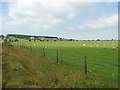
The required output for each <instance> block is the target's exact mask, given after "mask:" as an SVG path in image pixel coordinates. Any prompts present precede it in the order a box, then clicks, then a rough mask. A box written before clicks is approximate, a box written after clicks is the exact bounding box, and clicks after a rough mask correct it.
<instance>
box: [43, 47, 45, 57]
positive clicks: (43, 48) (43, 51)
mask: <svg viewBox="0 0 120 90" xmlns="http://www.w3.org/2000/svg"><path fill="white" fill-rule="evenodd" d="M43 56H44V57H45V47H43Z"/></svg>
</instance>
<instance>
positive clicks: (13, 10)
mask: <svg viewBox="0 0 120 90" xmlns="http://www.w3.org/2000/svg"><path fill="white" fill-rule="evenodd" d="M100 1H102V0H100ZM100 1H99V0H91V1H89V2H88V1H87V0H85V1H84V2H81V0H0V21H1V22H0V28H1V30H0V33H1V34H4V35H6V34H9V33H11V34H12V33H14V34H27V35H38V36H57V37H61V38H69V39H70V38H72V39H117V38H118V2H117V0H115V1H114V0H106V2H103V1H102V2H100ZM109 1H111V2H109ZM113 1H114V2H113Z"/></svg>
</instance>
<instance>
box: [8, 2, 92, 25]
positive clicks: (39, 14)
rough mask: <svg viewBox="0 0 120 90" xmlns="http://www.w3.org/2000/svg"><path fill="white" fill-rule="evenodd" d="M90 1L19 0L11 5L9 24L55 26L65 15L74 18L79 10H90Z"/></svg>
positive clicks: (62, 21)
mask: <svg viewBox="0 0 120 90" xmlns="http://www.w3.org/2000/svg"><path fill="white" fill-rule="evenodd" d="M90 7H92V5H91V4H90V3H80V2H78V3H75V2H74V3H70V2H69V3H68V2H65V1H64V0H61V1H58V0H52V1H51V0H30V1H29V0H18V1H17V3H16V5H11V6H10V10H9V15H8V16H9V17H10V18H11V20H10V22H8V24H10V25H11V24H12V25H14V24H15V25H19V24H28V23H29V24H30V25H34V24H38V26H44V25H49V26H54V25H57V24H60V23H64V21H65V20H64V16H66V18H68V19H73V18H74V17H75V15H76V13H77V12H80V11H81V12H82V11H83V10H84V9H85V10H86V9H87V10H88V9H90Z"/></svg>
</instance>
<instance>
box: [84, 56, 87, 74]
mask: <svg viewBox="0 0 120 90" xmlns="http://www.w3.org/2000/svg"><path fill="white" fill-rule="evenodd" d="M84 70H85V74H87V59H86V56H84Z"/></svg>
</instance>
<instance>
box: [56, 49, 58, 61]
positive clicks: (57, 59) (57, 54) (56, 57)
mask: <svg viewBox="0 0 120 90" xmlns="http://www.w3.org/2000/svg"><path fill="white" fill-rule="evenodd" d="M56 63H58V50H57V55H56Z"/></svg>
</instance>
